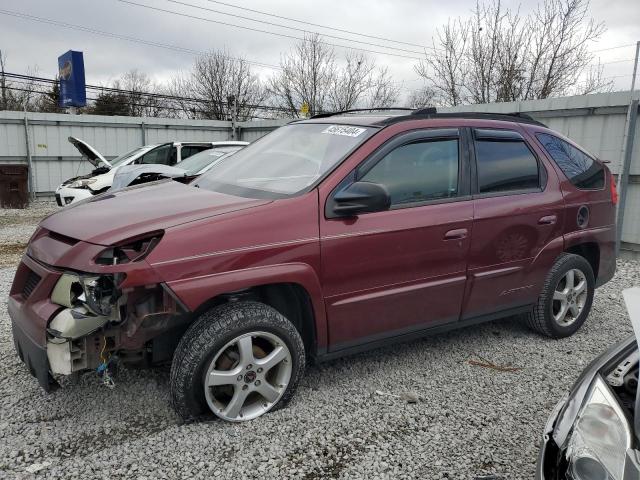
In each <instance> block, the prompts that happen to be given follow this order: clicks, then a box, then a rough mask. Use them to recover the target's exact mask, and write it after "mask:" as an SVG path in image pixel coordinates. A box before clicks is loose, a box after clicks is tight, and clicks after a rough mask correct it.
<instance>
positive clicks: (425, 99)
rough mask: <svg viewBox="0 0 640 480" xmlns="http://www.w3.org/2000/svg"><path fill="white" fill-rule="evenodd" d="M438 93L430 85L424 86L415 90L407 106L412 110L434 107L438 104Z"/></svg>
mask: <svg viewBox="0 0 640 480" xmlns="http://www.w3.org/2000/svg"><path fill="white" fill-rule="evenodd" d="M436 95H437V94H436V92H435V90H434V89H433V88H431V87H430V86H429V85H426V84H425V85H422V86H421V87H420V88H417V89H415V90H413V91H412V92H411V93H410V94H409V97H408V99H407V106H408V107H411V108H424V107H431V106H434V105H435V103H436Z"/></svg>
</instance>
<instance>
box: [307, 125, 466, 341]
mask: <svg viewBox="0 0 640 480" xmlns="http://www.w3.org/2000/svg"><path fill="white" fill-rule="evenodd" d="M463 144H464V142H463V141H462V140H461V138H460V132H459V131H458V129H450V128H448V129H430V130H422V131H413V132H411V133H407V134H404V135H401V136H399V137H395V138H394V139H392V140H390V141H389V142H387V143H386V144H384V145H383V146H382V147H380V148H379V149H378V150H377V151H376V152H374V153H373V154H372V155H371V156H370V157H369V158H368V159H367V160H365V161H364V162H363V163H362V164H360V166H359V167H358V168H357V170H356V171H354V172H352V174H351V175H350V176H349V177H348V178H346V179H345V180H344V181H343V182H342V183H341V184H340V185H338V186H337V187H336V189H335V190H334V192H333V193H335V192H337V191H340V190H341V189H342V188H345V187H346V186H347V185H349V184H350V183H351V182H353V181H356V180H358V181H368V182H374V183H379V184H382V185H384V186H385V187H386V188H387V190H388V191H389V193H390V196H391V209H390V210H388V211H383V212H376V213H366V214H361V215H358V216H357V217H355V218H327V217H330V216H331V215H330V213H331V212H325V215H324V216H323V217H322V218H321V222H320V236H321V259H322V278H323V288H324V292H325V302H326V306H327V316H328V322H329V343H330V345H331V346H330V350H332V351H335V350H340V349H342V348H347V347H350V346H355V345H357V344H363V343H368V342H371V341H375V340H379V339H382V338H384V337H390V336H395V335H401V334H403V333H410V332H412V331H417V330H422V329H426V328H429V327H432V326H435V325H438V324H441V323H444V322H455V321H457V320H458V318H459V315H460V306H461V301H462V298H463V294H464V288H465V283H466V269H467V258H466V257H467V251H468V249H469V245H470V236H471V225H472V220H473V203H472V200H471V198H470V196H469V173H468V172H469V168H468V160H467V156H466V150H465V149H464V148H463ZM333 193H332V194H333ZM329 198H331V196H329Z"/></svg>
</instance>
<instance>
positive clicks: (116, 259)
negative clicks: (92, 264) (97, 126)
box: [96, 232, 164, 265]
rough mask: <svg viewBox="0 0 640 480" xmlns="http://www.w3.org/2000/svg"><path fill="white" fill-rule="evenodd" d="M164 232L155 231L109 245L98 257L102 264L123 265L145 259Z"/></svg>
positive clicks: (97, 260)
mask: <svg viewBox="0 0 640 480" xmlns="http://www.w3.org/2000/svg"><path fill="white" fill-rule="evenodd" d="M163 233H164V232H154V233H151V234H147V235H144V236H142V237H138V238H134V239H130V240H126V241H124V242H122V243H121V244H119V245H115V246H113V247H109V248H107V249H105V250H103V251H102V252H100V254H99V255H98V256H97V257H96V263H98V264H100V265H121V264H123V263H131V262H138V261H140V260H143V259H144V258H145V257H146V256H147V255H149V254H150V253H151V251H152V250H153V249H154V248H155V247H156V245H158V242H160V239H161V238H162V234H163Z"/></svg>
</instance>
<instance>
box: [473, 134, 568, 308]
mask: <svg viewBox="0 0 640 480" xmlns="http://www.w3.org/2000/svg"><path fill="white" fill-rule="evenodd" d="M470 138H471V139H472V140H471V148H472V149H473V151H474V155H473V157H474V159H475V162H472V171H473V175H472V176H473V177H474V181H472V191H473V197H474V201H473V202H474V221H473V240H472V242H471V248H470V252H469V283H468V292H467V294H466V299H465V303H464V306H463V312H462V319H469V318H473V317H478V316H483V315H488V314H494V313H497V312H504V311H507V310H510V309H517V308H518V307H523V306H525V305H527V304H531V303H533V302H534V301H535V300H536V298H537V296H538V294H539V293H540V289H541V287H542V282H543V281H544V278H545V276H546V274H547V272H548V270H549V268H550V266H551V264H553V261H554V260H555V258H556V257H557V255H559V254H560V253H561V252H562V250H563V238H562V223H563V214H564V211H563V208H564V203H563V199H562V194H561V192H560V188H559V185H558V177H557V175H556V174H555V172H554V171H553V170H550V171H548V170H547V168H546V166H545V163H544V161H543V159H542V157H543V156H542V155H541V154H540V152H539V150H537V147H536V146H534V145H530V144H528V143H527V142H526V141H525V139H524V137H523V135H522V133H521V132H520V131H519V129H518V127H516V126H514V129H512V130H510V129H486V128H475V129H472V130H471V135H470Z"/></svg>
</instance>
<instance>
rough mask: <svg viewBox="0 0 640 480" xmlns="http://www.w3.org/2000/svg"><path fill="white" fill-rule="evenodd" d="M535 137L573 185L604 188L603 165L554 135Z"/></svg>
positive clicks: (585, 188) (587, 188) (539, 134)
mask: <svg viewBox="0 0 640 480" xmlns="http://www.w3.org/2000/svg"><path fill="white" fill-rule="evenodd" d="M536 137H537V138H538V141H539V142H540V143H541V144H542V146H543V147H544V149H545V150H546V152H547V153H548V154H549V156H550V157H551V158H552V159H553V161H554V162H556V165H558V167H560V170H562V172H563V173H564V174H565V175H566V176H567V178H568V179H569V181H570V182H571V183H572V184H573V185H575V186H576V187H577V188H579V189H581V190H595V189H601V188H604V167H603V166H602V165H601V164H600V163H598V162H596V161H595V160H594V159H593V158H592V157H591V156H590V155H587V154H586V153H585V152H583V151H582V150H580V149H578V148H576V147H574V146H573V145H571V144H570V143H569V142H566V141H564V140H562V139H561V138H558V137H556V136H554V135H550V134H548V133H537V134H536Z"/></svg>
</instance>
